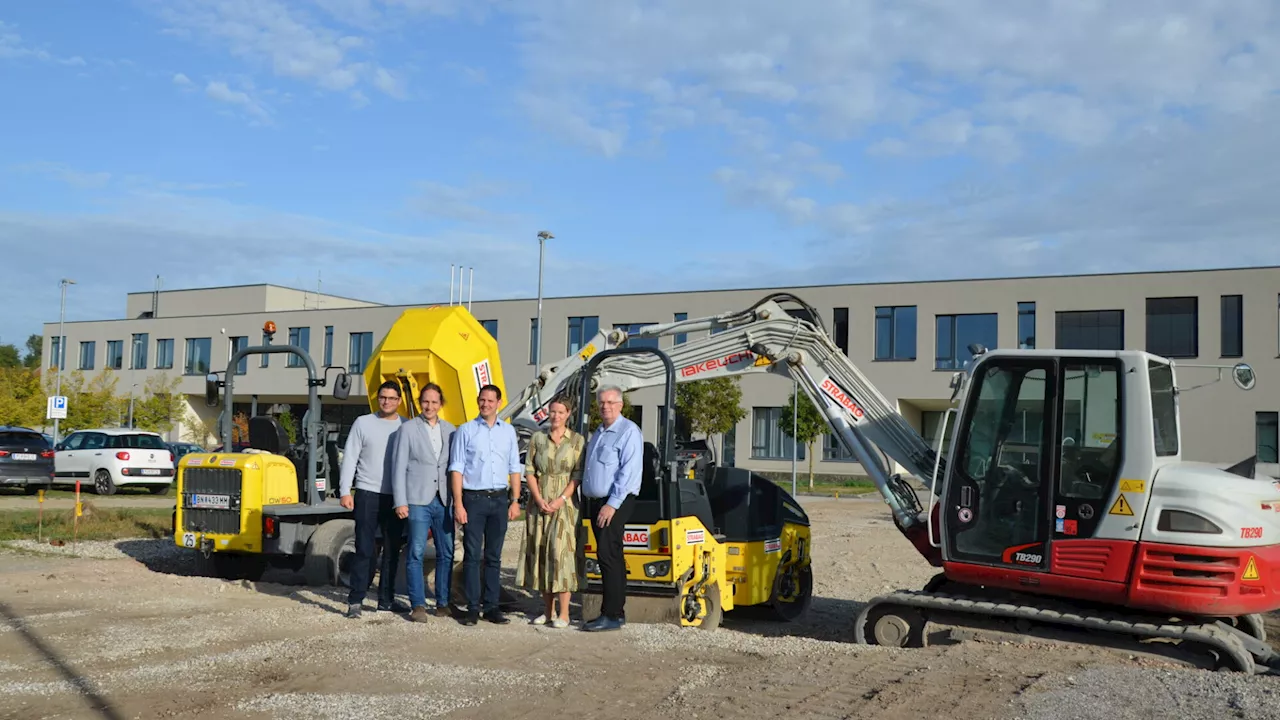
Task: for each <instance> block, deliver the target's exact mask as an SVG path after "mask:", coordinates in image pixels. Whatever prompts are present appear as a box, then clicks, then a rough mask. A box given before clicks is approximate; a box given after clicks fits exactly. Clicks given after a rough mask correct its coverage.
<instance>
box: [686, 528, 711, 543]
mask: <svg viewBox="0 0 1280 720" xmlns="http://www.w3.org/2000/svg"><path fill="white" fill-rule="evenodd" d="M705 537H706V533H705V532H704V531H702V530H685V531H684V542H685V544H686V545H701V544H702V543H703V542H704V539H705Z"/></svg>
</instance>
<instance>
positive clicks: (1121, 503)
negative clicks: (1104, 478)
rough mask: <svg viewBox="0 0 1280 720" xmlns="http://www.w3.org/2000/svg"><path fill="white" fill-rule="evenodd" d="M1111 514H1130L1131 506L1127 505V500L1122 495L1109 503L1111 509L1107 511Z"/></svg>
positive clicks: (1131, 511)
mask: <svg viewBox="0 0 1280 720" xmlns="http://www.w3.org/2000/svg"><path fill="white" fill-rule="evenodd" d="M1107 512H1108V513H1110V514H1111V515H1132V514H1133V508H1131V507H1129V501H1128V500H1125V499H1124V495H1121V496H1120V497H1118V498H1116V501H1115V502H1114V503H1113V504H1112V505H1111V509H1110V510H1108V511H1107Z"/></svg>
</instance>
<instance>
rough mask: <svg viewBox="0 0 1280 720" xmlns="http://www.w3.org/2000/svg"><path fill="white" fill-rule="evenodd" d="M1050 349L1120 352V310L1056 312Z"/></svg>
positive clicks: (1121, 328)
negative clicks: (1053, 336)
mask: <svg viewBox="0 0 1280 720" xmlns="http://www.w3.org/2000/svg"><path fill="white" fill-rule="evenodd" d="M1054 321H1055V323H1054V324H1055V325H1056V327H1055V331H1056V336H1055V338H1054V346H1055V347H1056V348H1058V349H1059V350H1123V349H1124V311H1123V310H1059V311H1058V312H1057V313H1056V314H1055V318H1054Z"/></svg>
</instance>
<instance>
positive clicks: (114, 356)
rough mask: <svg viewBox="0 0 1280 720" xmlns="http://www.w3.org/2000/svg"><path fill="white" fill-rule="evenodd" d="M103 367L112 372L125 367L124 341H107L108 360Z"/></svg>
mask: <svg viewBox="0 0 1280 720" xmlns="http://www.w3.org/2000/svg"><path fill="white" fill-rule="evenodd" d="M103 367H105V368H110V369H112V370H119V369H121V368H123V367H124V341H123V340H108V341H107V360H106V362H105V363H103Z"/></svg>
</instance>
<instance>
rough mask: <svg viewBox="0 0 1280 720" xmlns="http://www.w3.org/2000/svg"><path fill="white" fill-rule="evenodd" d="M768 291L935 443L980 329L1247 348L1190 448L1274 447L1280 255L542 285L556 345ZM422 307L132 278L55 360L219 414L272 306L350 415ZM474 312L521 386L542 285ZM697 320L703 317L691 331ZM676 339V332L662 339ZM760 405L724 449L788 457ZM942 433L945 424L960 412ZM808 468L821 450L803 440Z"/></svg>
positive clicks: (1195, 357) (995, 335)
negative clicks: (663, 283) (576, 293)
mask: <svg viewBox="0 0 1280 720" xmlns="http://www.w3.org/2000/svg"><path fill="white" fill-rule="evenodd" d="M772 292H790V293H793V294H795V295H796V296H798V297H800V298H802V299H803V300H805V301H806V302H807V303H809V304H810V305H811V306H813V307H814V308H816V309H817V310H818V312H820V313H822V320H823V322H824V323H825V325H826V327H827V329H828V331H829V332H830V334H831V336H832V339H833V340H834V341H835V342H836V344H837V345H839V346H840V347H841V348H842V349H843V350H844V351H845V352H846V353H847V354H848V356H849V358H850V359H851V360H852V361H853V362H854V363H855V364H857V365H858V366H859V367H860V368H861V369H862V371H863V372H864V373H865V374H866V375H867V376H868V377H869V378H870V379H871V381H872V382H873V383H874V384H875V385H876V386H877V387H878V388H879V389H880V391H881V393H883V394H884V395H885V396H886V397H887V398H888V399H889V400H890V401H893V402H896V403H897V406H898V409H899V411H900V412H901V413H902V415H903V416H904V417H905V418H906V419H907V420H908V421H909V422H911V423H912V424H913V425H914V426H915V427H916V429H917V430H919V431H920V432H921V433H922V435H923V436H924V437H925V438H927V439H929V440H930V442H934V443H936V440H937V434H938V428H939V426H940V424H941V423H940V419H941V418H942V415H943V412H944V411H945V409H946V408H947V407H948V399H949V397H950V389H949V382H950V379H951V376H952V373H954V372H955V371H956V370H958V369H960V368H961V367H962V366H963V365H964V362H965V360H967V359H968V358H969V355H968V350H967V349H966V348H967V347H968V346H969V345H970V344H971V343H980V344H982V345H984V346H986V347H988V348H1014V347H1024V348H1027V347H1034V348H1045V349H1048V348H1061V349H1142V350H1147V351H1149V352H1153V353H1156V354H1159V355H1163V356H1166V357H1170V358H1173V359H1174V360H1175V361H1176V362H1177V364H1178V365H1180V366H1181V365H1194V364H1214V365H1217V364H1226V365H1230V364H1233V363H1236V362H1241V361H1243V362H1247V363H1249V364H1250V365H1252V366H1253V368H1254V370H1255V372H1256V374H1257V377H1258V381H1257V386H1256V387H1255V388H1254V389H1253V390H1252V391H1251V392H1241V391H1239V390H1237V389H1236V388H1235V387H1234V385H1232V383H1231V382H1230V380H1229V379H1228V378H1229V376H1228V375H1226V374H1224V375H1223V378H1224V379H1223V382H1220V383H1217V384H1209V385H1207V386H1204V387H1197V388H1196V389H1194V390H1189V391H1187V392H1184V393H1183V394H1182V395H1181V397H1180V399H1181V403H1182V421H1183V425H1182V433H1183V450H1184V453H1183V454H1184V457H1185V458H1187V459H1191V460H1202V461H1206V462H1214V463H1229V462H1235V461H1238V460H1241V459H1244V458H1246V457H1249V456H1250V455H1253V454H1254V453H1257V454H1258V455H1259V460H1260V462H1269V463H1274V462H1276V461H1277V459H1276V448H1277V428H1278V425H1280V423H1278V422H1277V413H1278V412H1280V268H1276V267H1266V268H1247V269H1235V270H1206V271H1187V272H1157V273H1134V274H1108V275H1081V276H1052V277H1030V278H1008V279H984V280H962V281H937V282H901V283H874V284H848V285H824V286H811V287H796V288H772V289H770V288H763V289H743V290H723V291H696V292H674V293H653V294H628V295H595V296H582V297H559V298H544V299H543V311H542V318H543V325H544V326H545V328H546V331H545V333H544V334H543V346H542V362H543V364H544V365H546V364H551V363H554V362H556V361H558V360H559V359H560V358H562V357H565V356H567V355H569V354H571V353H573V352H575V351H576V350H577V349H578V348H579V347H580V346H581V345H582V344H584V343H585V341H587V340H589V339H590V338H591V337H592V336H593V335H594V334H595V333H596V331H597V330H598V329H603V328H615V327H624V328H629V327H637V326H642V325H646V324H652V323H660V322H670V321H673V320H677V319H684V318H695V317H702V316H708V315H715V314H718V313H721V312H725V311H729V310H736V309H741V308H745V307H748V306H750V305H752V304H753V303H755V302H756V301H758V300H760V299H761V298H763V297H764V296H765V295H767V294H769V293H772ZM407 307H409V306H387V305H380V304H377V303H372V302H366V301H361V300H352V299H349V298H340V297H334V296H330V295H322V294H319V293H309V292H305V291H301V290H295V289H291V288H284V287H278V286H273V285H253V286H242V287H225V288H208V289H196V290H166V291H159V292H144V293H133V294H130V295H129V296H128V297H127V300H126V312H125V317H124V318H122V319H117V320H101V321H84V322H68V323H66V324H65V332H64V337H63V338H62V339H61V341H59V339H58V338H57V334H58V323H56V322H53V323H48V324H46V325H45V346H44V353H45V354H44V357H45V358H46V360H45V365H47V366H49V367H50V369H52V368H53V367H54V366H55V360H56V358H57V356H58V355H59V353H60V352H65V358H64V363H65V364H64V368H65V369H66V370H77V369H79V370H82V371H84V372H85V374H86V375H92V374H93V373H95V372H97V371H99V370H100V369H101V368H104V367H107V368H111V369H113V370H115V371H117V372H118V373H119V375H120V384H119V386H118V387H120V388H122V389H129V388H131V387H134V386H135V385H136V387H139V388H141V387H143V384H144V381H145V379H146V377H147V376H148V375H150V374H152V373H156V372H163V373H172V374H175V375H180V376H181V378H182V380H181V384H180V392H182V393H185V394H188V396H189V398H190V399H189V404H190V408H191V413H193V414H194V415H196V416H198V417H199V418H200V419H201V420H203V421H205V422H207V421H209V420H210V419H212V417H211V413H212V412H213V411H212V410H210V409H209V408H207V407H205V405H204V400H203V391H204V376H205V374H206V373H207V372H208V371H209V370H210V369H211V368H212V369H214V370H222V369H225V368H226V364H227V362H229V360H230V357H231V354H232V353H233V352H234V351H235V349H237V348H239V347H243V346H245V345H249V344H259V343H260V342H262V340H263V337H262V327H263V324H264V323H266V322H267V321H272V322H274V323H275V324H276V326H277V328H278V329H277V334H276V337H277V342H284V341H286V340H287V341H288V342H291V343H294V344H298V345H301V346H303V347H305V348H307V350H308V351H309V352H310V353H311V354H312V356H313V357H314V359H315V361H316V362H317V364H318V365H321V366H329V365H337V366H342V367H345V368H346V369H347V370H348V371H349V372H350V373H351V374H352V380H353V384H352V394H351V397H350V399H349V400H348V401H347V402H345V403H335V402H334V401H332V400H331V399H329V398H326V399H325V404H326V408H325V419H326V421H328V422H331V423H333V424H334V425H335V426H337V427H340V428H341V430H342V435H343V437H345V430H346V428H347V427H349V426H350V423H351V422H352V421H353V420H354V419H355V418H356V417H357V416H358V415H360V414H362V413H365V412H368V410H367V407H368V406H367V403H366V401H365V388H364V386H363V380H362V379H361V378H359V377H357V376H358V375H359V374H360V373H362V372H363V371H364V369H365V365H366V363H367V361H368V360H369V357H370V355H371V353H372V351H373V349H374V348H375V347H376V346H377V344H378V342H379V341H380V340H381V338H382V336H383V335H384V334H385V333H386V332H387V330H388V329H389V328H390V327H391V325H392V324H393V323H394V322H395V320H396V319H397V318H398V317H399V315H400V313H401V312H402V311H403V310H405V309H406V308H407ZM471 312H472V314H473V315H474V316H475V317H476V318H477V319H478V320H479V321H481V322H482V323H483V324H484V326H485V327H486V329H488V330H489V332H490V334H492V335H493V336H494V337H495V338H496V339H497V341H498V345H499V348H500V353H501V361H502V366H503V372H504V375H505V378H506V384H507V388H508V395H515V394H517V393H518V392H519V390H520V389H521V388H522V387H523V386H524V385H525V384H526V383H528V382H530V381H532V379H533V377H534V374H535V373H534V358H535V352H534V342H535V340H536V338H537V322H536V314H537V304H536V300H534V299H520V300H498V301H478V302H475V303H473V304H472V306H471ZM696 336H697V334H696V333H690V334H689V337H690V339H692V338H695V337H696ZM675 341H678V340H677V339H675V338H664V339H663V341H662V346H663V347H669V346H670V343H672V342H675ZM1217 378H1218V374H1217V371H1216V370H1214V369H1209V368H1191V367H1183V368H1182V369H1180V371H1179V386H1180V387H1184V388H1190V387H1191V386H1193V385H1201V384H1202V383H1206V382H1212V381H1213V380H1216V379H1217ZM742 389H743V409H744V410H745V411H746V416H745V417H744V418H743V420H742V421H741V422H740V423H739V424H738V426H737V428H736V429H735V431H733V432H731V433H729V434H727V435H726V436H725V437H723V438H721V439H718V442H717V448H718V456H719V458H720V460H721V462H724V463H731V464H734V465H737V466H739V467H747V468H751V469H753V470H757V471H774V472H778V471H782V472H786V471H789V470H790V468H791V465H792V463H791V460H792V454H793V443H792V441H791V440H790V438H789V437H788V436H787V435H785V434H784V433H783V432H782V431H781V430H780V429H779V427H780V423H779V418H780V417H781V416H782V414H783V412H784V406H785V405H786V404H787V399H788V397H789V395H790V393H791V390H792V385H791V383H790V382H788V381H787V380H785V379H782V378H778V377H773V376H753V377H747V378H744V379H743V381H742ZM235 390H236V398H237V401H241V402H242V405H239V406H242V407H244V408H245V409H249V408H250V405H251V404H256V405H257V407H258V408H262V407H264V406H266V405H280V404H289V405H290V406H291V407H292V408H294V409H295V410H301V409H304V408H305V402H306V391H307V388H306V373H305V371H304V370H303V369H302V368H301V367H298V366H297V363H296V362H295V360H294V359H293V358H292V356H287V355H282V354H274V355H267V356H252V357H250V358H248V359H247V360H246V361H244V362H243V363H241V366H240V367H239V368H237V376H236V381H235ZM659 397H660V395H659V392H658V390H657V389H644V390H639V391H636V392H635V393H633V394H632V396H631V402H632V404H633V405H634V406H636V407H637V408H638V412H639V413H640V422H641V425H642V427H643V428H644V432H645V436H646V438H647V439H650V440H652V439H654V437H655V436H656V432H657V430H656V429H657V426H658V424H659V422H660V413H661V411H662V410H661V408H660V407H659V405H658V403H660V399H659ZM197 425H198V423H197V422H195V421H189V422H186V423H184V424H180V425H179V426H178V427H176V428H175V430H174V431H173V432H172V433H171V436H172V437H171V439H174V440H177V439H183V440H186V439H191V438H190V437H189V435H190V433H191V432H192V430H193V428H195V427H197ZM946 435H947V436H948V437H947V439H948V440H949V435H950V429H948V431H947V433H946ZM794 452H795V454H796V455H797V461H798V464H799V466H800V470H801V472H802V473H803V472H807V469H808V465H809V457H808V455H809V449H808V448H805V447H803V446H801V447H799V448H798V449H795V450H794ZM812 453H813V460H814V462H813V467H814V470H815V472H819V473H824V474H838V475H857V474H859V473H860V468H859V467H858V466H857V464H856V463H853V462H852V461H851V460H850V459H849V458H848V456H847V455H846V453H845V452H844V450H843V448H842V447H841V446H840V445H839V444H838V443H837V442H835V441H834V438H832V437H830V436H828V437H826V438H825V439H822V440H819V441H818V442H817V443H815V445H814V447H813V449H812Z"/></svg>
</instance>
